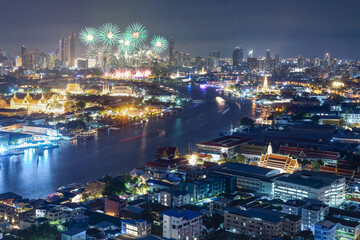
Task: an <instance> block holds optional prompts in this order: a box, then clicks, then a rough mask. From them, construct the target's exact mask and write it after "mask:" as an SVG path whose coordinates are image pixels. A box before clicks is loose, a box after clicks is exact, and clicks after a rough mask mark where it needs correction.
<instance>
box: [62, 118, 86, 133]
mask: <svg viewBox="0 0 360 240" xmlns="http://www.w3.org/2000/svg"><path fill="white" fill-rule="evenodd" d="M66 128H67V130H68V131H79V130H84V129H86V124H85V123H84V122H83V121H80V120H74V121H69V122H68V123H67V124H66Z"/></svg>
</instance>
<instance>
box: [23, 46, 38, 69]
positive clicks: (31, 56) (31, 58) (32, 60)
mask: <svg viewBox="0 0 360 240" xmlns="http://www.w3.org/2000/svg"><path fill="white" fill-rule="evenodd" d="M25 56H26V58H25V59H26V62H25V63H26V65H25V68H26V69H29V70H35V69H36V53H35V52H34V51H29V53H28V54H26V55H25Z"/></svg>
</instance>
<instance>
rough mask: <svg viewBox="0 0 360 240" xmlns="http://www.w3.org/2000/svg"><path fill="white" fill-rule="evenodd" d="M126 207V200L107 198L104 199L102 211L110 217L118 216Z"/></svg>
mask: <svg viewBox="0 0 360 240" xmlns="http://www.w3.org/2000/svg"><path fill="white" fill-rule="evenodd" d="M125 207H126V200H124V199H121V198H119V197H118V196H109V197H107V198H106V199H105V205H104V208H105V209H104V210H105V213H106V214H108V215H110V216H115V217H117V216H119V213H120V211H121V210H122V209H123V208H125Z"/></svg>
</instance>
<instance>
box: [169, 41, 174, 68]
mask: <svg viewBox="0 0 360 240" xmlns="http://www.w3.org/2000/svg"><path fill="white" fill-rule="evenodd" d="M174 47H175V41H174V39H171V40H170V46H169V60H170V64H174Z"/></svg>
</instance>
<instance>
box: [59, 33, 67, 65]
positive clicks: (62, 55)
mask: <svg viewBox="0 0 360 240" xmlns="http://www.w3.org/2000/svg"><path fill="white" fill-rule="evenodd" d="M65 46H66V39H65V38H61V39H60V41H59V61H60V62H61V65H62V66H65V62H66V59H65V53H66V51H65Z"/></svg>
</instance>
